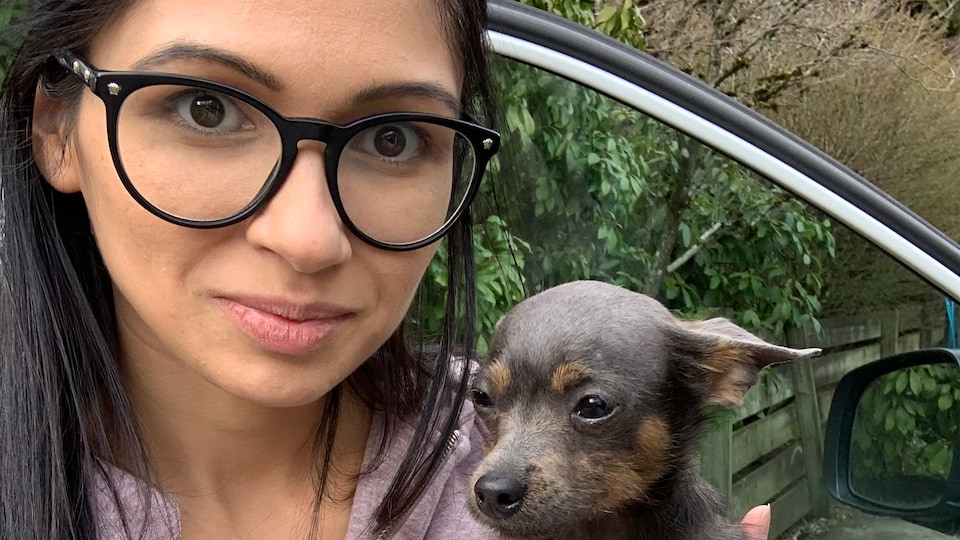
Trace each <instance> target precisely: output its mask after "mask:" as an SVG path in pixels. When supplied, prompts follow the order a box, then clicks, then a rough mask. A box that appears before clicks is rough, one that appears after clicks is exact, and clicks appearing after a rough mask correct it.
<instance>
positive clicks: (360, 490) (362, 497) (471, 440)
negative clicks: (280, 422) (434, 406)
mask: <svg viewBox="0 0 960 540" xmlns="http://www.w3.org/2000/svg"><path fill="white" fill-rule="evenodd" d="M383 420H384V419H383V415H382V414H379V413H378V414H374V416H373V422H372V424H371V426H370V435H369V436H368V438H367V448H366V452H365V454H364V468H366V466H367V465H368V464H369V463H370V462H371V461H372V460H373V458H374V457H375V456H374V454H375V453H376V451H377V446H378V442H379V441H380V436H381V435H382V434H383V427H384V426H383ZM413 434H414V426H413V425H412V424H410V423H407V422H402V421H399V422H397V424H396V433H395V437H394V444H391V445H390V446H389V447H388V448H387V449H386V453H385V456H384V460H383V463H382V464H381V465H380V466H379V467H378V468H377V469H376V470H374V471H373V472H371V473H369V474H367V475H364V476H361V477H360V481H359V483H358V484H357V491H356V495H355V496H354V502H353V511H352V513H351V515H350V526H349V529H348V531H347V537H346V540H382V539H383V540H385V539H387V538H389V539H390V540H421V539H425V540H450V539H453V538H457V539H460V538H462V539H465V540H487V539H491V540H492V539H497V538H499V535H498V534H497V533H495V532H494V531H493V530H491V529H489V528H487V527H485V526H483V525H481V524H480V523H478V522H477V521H476V519H474V518H473V516H472V515H471V514H470V512H469V511H468V510H467V497H469V496H470V494H471V492H472V489H471V486H470V476H471V475H472V474H473V470H474V468H476V466H477V464H478V463H479V462H480V459H481V458H482V457H483V431H482V428H481V427H480V426H479V425H478V424H477V421H476V415H475V414H474V412H473V404H472V403H470V402H469V401H468V402H467V403H465V404H464V406H463V411H462V412H461V415H460V429H459V430H458V432H457V435H456V436H455V437H454V439H452V443H453V446H452V447H451V449H450V451H449V454H448V455H447V457H446V460H445V461H444V463H443V465H442V466H441V468H440V470H439V472H438V473H437V474H436V475H435V476H434V478H433V481H432V482H431V483H430V485H429V486H428V487H427V489H426V491H425V492H424V494H423V496H422V497H421V498H420V500H419V501H418V502H417V504H416V505H415V506H414V507H413V509H412V510H411V512H410V513H409V514H408V516H407V517H406V518H405V519H404V520H403V521H402V522H399V523H394V524H393V525H392V526H391V527H390V528H389V530H388V531H386V533H385V532H384V531H375V530H373V514H374V511H375V510H376V508H377V506H378V505H379V504H380V501H381V500H382V499H383V496H384V492H385V491H386V489H387V487H388V486H389V484H390V481H391V480H392V479H393V476H394V474H395V473H396V471H397V469H398V468H399V466H400V463H401V461H402V459H403V453H404V450H405V449H406V448H407V445H408V444H409V443H410V441H411V440H412V438H413ZM106 467H107V468H106V469H105V472H104V475H103V476H100V477H98V478H97V479H96V480H95V489H96V499H95V503H96V511H97V516H98V526H99V531H100V536H99V538H100V540H127V538H128V537H127V535H126V534H125V533H124V530H125V529H124V527H123V525H122V523H121V518H120V516H121V513H120V512H119V510H118V508H117V505H116V504H115V502H114V498H113V496H112V495H111V489H110V487H109V485H108V483H107V481H106V478H107V477H109V478H110V480H111V482H110V483H112V484H113V487H114V489H116V490H117V494H118V496H119V500H120V501H121V504H122V505H123V507H124V515H126V516H127V519H128V526H129V530H130V531H132V532H134V535H135V537H136V533H138V532H139V531H140V530H141V528H144V527H145V533H146V534H145V535H144V536H143V539H144V540H180V538H181V536H180V511H179V509H178V508H177V504H176V503H175V502H174V501H173V499H172V498H170V497H168V496H166V495H164V494H163V493H161V492H160V491H157V490H150V492H149V494H150V496H151V497H152V499H151V501H150V513H149V516H148V517H147V519H146V522H144V512H143V509H144V506H145V505H144V500H143V497H142V495H141V493H142V489H143V486H142V484H141V483H140V481H139V480H138V479H136V478H135V477H134V476H132V475H130V474H129V473H127V472H125V471H122V470H121V469H118V468H116V467H111V466H109V465H107V466H106Z"/></svg>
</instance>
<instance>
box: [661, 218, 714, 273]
mask: <svg viewBox="0 0 960 540" xmlns="http://www.w3.org/2000/svg"><path fill="white" fill-rule="evenodd" d="M722 226H723V224H722V223H714V224H713V226H712V227H710V228H709V229H707V230H706V231H705V232H704V233H703V234H701V235H700V238H698V239H697V243H696V244H694V245H692V246H690V248H689V249H688V250H686V251H684V252H683V254H682V255H680V256H679V257H677V259H676V260H675V261H673V262H672V263H670V264H668V265H667V273H668V274H669V273H671V272H673V271H675V270H676V269H677V268H680V267H681V266H683V265H684V264H686V262H687V261H689V260H690V259H692V258H693V257H694V256H695V255H696V254H697V253H700V249H701V248H702V247H703V245H704V244H705V243H706V242H707V240H709V239H710V237H711V236H713V235H714V234H715V233H716V232H717V231H719V230H720V227H722Z"/></svg>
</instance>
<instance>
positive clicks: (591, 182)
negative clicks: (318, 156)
mask: <svg viewBox="0 0 960 540" xmlns="http://www.w3.org/2000/svg"><path fill="white" fill-rule="evenodd" d="M495 68H496V69H495V73H496V76H497V78H498V82H499V86H500V91H501V92H502V93H503V94H504V95H503V101H504V102H505V104H506V108H505V126H502V127H503V133H504V143H503V149H502V151H501V154H500V156H499V159H498V160H497V162H496V163H495V164H494V165H493V169H494V170H493V171H492V178H491V180H492V181H490V182H488V183H487V184H486V185H485V186H484V188H483V189H484V191H483V193H482V195H481V199H480V201H479V202H478V204H477V205H476V208H475V214H474V219H475V221H478V222H480V223H481V224H483V225H481V226H480V227H479V228H478V232H477V242H478V244H479V248H478V257H479V265H478V270H477V271H478V276H479V283H478V286H479V287H480V300H479V304H478V310H479V311H480V316H481V318H482V319H484V320H483V321H482V324H484V325H487V328H488V329H489V328H492V324H493V323H494V322H495V319H496V317H497V316H498V315H499V313H501V312H502V311H503V310H504V309H506V308H508V307H509V305H510V304H511V303H512V302H515V301H517V300H519V299H520V298H521V297H522V296H524V295H529V294H533V293H535V292H538V291H540V290H543V289H544V288H547V287H550V286H553V285H556V284H559V283H563V282H566V281H571V280H575V279H599V280H603V281H608V282H612V283H616V284H619V285H622V286H624V287H627V288H629V289H632V290H636V291H641V292H645V293H647V294H650V295H652V296H655V297H657V298H658V299H659V300H661V301H662V302H664V303H665V304H666V305H667V306H668V307H670V308H671V309H673V310H675V311H676V312H677V313H678V314H680V315H681V316H683V317H705V316H714V315H723V316H727V317H730V318H732V319H734V320H735V321H736V322H738V323H739V324H741V325H743V326H744V327H746V328H747V329H749V330H751V331H754V332H757V333H759V334H761V335H763V336H764V337H767V338H769V339H772V340H773V341H777V342H780V343H784V344H789V345H794V346H820V347H823V348H824V349H825V353H826V354H825V355H824V356H823V357H821V358H819V359H817V361H816V362H815V363H813V369H812V382H811V384H812V385H813V386H814V390H813V391H815V392H816V394H815V395H816V397H817V399H816V400H814V401H815V405H814V406H815V408H816V414H817V415H819V420H820V426H819V427H820V429H822V427H823V426H822V423H823V422H824V421H825V420H826V416H827V413H828V411H829V405H830V400H831V397H832V391H833V387H834V386H835V384H836V382H837V381H838V380H839V378H840V377H841V376H842V375H843V374H844V373H846V372H848V371H849V370H851V369H853V368H854V367H857V366H859V365H862V364H864V363H867V362H870V361H873V360H876V359H878V358H880V357H881V356H882V355H887V354H892V353H893V352H897V351H905V350H912V349H916V348H920V347H923V346H932V345H942V344H946V342H947V339H948V334H949V327H948V322H949V320H948V318H947V316H946V308H947V305H948V304H947V303H946V302H945V300H944V298H943V296H942V295H941V294H940V293H939V292H938V291H937V290H935V289H934V288H932V287H931V286H929V285H928V284H926V283H925V282H923V281H922V280H920V279H919V278H917V277H916V276H915V275H913V274H912V273H911V272H909V271H908V270H906V269H905V268H904V267H902V266H901V265H900V264H899V263H897V262H896V261H895V260H894V259H892V258H891V257H890V256H889V255H887V254H885V253H883V252H882V251H880V250H879V249H877V248H876V247H874V246H873V245H871V244H869V243H868V242H867V241H865V240H864V239H863V238H861V237H860V236H858V235H857V234H855V233H853V232H852V231H850V230H849V229H847V228H846V227H845V226H843V225H841V224H839V223H838V222H837V221H835V220H833V219H830V218H829V217H828V216H826V215H825V214H823V213H822V212H820V211H818V210H817V209H816V208H813V207H811V206H810V205H808V204H806V203H805V202H803V201H802V200H800V199H798V198H797V197H795V196H794V195H792V194H791V193H789V192H787V191H785V190H783V189H781V188H779V187H777V186H776V185H775V184H774V183H773V182H771V181H769V180H768V179H766V178H763V177H761V176H760V175H758V174H756V173H754V172H752V171H750V170H749V169H747V168H746V167H744V166H742V165H740V164H739V163H737V162H736V161H735V160H733V159H730V158H728V157H726V156H724V155H722V154H719V153H717V152H715V151H713V150H711V149H709V148H707V147H705V146H703V145H701V144H700V143H698V142H697V141H695V140H694V139H692V138H690V137H687V136H685V135H683V134H681V133H679V132H677V131H676V130H674V129H672V128H670V127H668V126H666V125H664V124H662V123H660V122H658V121H656V120H654V119H652V118H650V117H648V116H646V115H644V114H642V113H640V112H638V111H636V110H634V109H632V108H630V107H627V106H624V105H622V104H620V103H618V102H616V101H613V100H611V99H609V98H607V97H605V96H603V95H601V94H599V93H597V92H595V91H593V90H591V89H588V88H585V87H583V86H580V85H578V84H575V83H572V82H570V81H567V80H565V79H562V78H560V77H558V76H555V75H552V74H550V73H547V72H544V71H541V70H538V69H536V68H532V67H530V66H526V65H522V64H519V63H516V62H513V61H509V60H504V59H500V60H498V61H497V63H496V66H495ZM797 384H799V382H798V381H797V380H796V377H795V374H794V372H793V371H791V369H790V368H789V367H778V368H777V369H774V370H772V371H770V372H768V373H765V374H764V375H763V376H762V377H761V381H760V384H759V385H758V388H756V389H755V390H754V391H752V392H751V393H750V394H749V395H748V399H747V402H746V403H745V404H744V406H743V407H741V408H739V409H737V410H735V411H733V412H732V413H730V414H729V415H728V416H727V417H725V418H726V419H727V420H726V424H725V426H726V427H724V428H723V429H721V430H719V431H718V433H720V435H716V434H711V435H710V436H711V437H719V439H716V440H713V441H712V442H711V444H712V445H726V447H725V451H726V452H728V457H729V459H728V460H726V461H725V463H726V465H724V466H721V467H719V468H718V467H715V466H713V465H709V464H707V463H706V462H710V459H709V457H705V460H706V461H705V473H706V474H707V475H708V476H710V477H711V481H713V482H714V483H715V484H720V487H721V488H722V490H724V491H726V494H727V495H728V497H729V499H730V500H731V501H732V505H731V515H742V514H743V513H744V512H746V510H748V509H749V508H750V507H752V506H753V505H758V504H763V503H766V502H768V501H772V503H773V507H774V512H773V514H774V516H775V520H774V531H773V534H772V535H771V538H775V536H776V535H777V534H780V533H783V532H784V531H786V530H788V529H789V527H791V526H794V525H795V523H796V522H797V521H798V520H799V519H800V518H801V517H803V516H804V515H805V514H807V513H808V512H810V511H812V510H815V507H816V505H818V504H822V503H823V502H824V501H825V500H826V494H825V492H824V493H813V491H814V490H816V489H822V481H820V483H819V484H817V482H815V481H813V480H811V479H810V478H809V477H808V476H807V474H806V467H808V466H809V464H808V463H807V462H806V460H805V459H804V458H803V448H804V440H803V433H802V432H803V427H802V426H800V425H799V423H798V420H797V419H798V418H799V417H800V416H802V415H801V413H800V406H801V404H800V403H799V401H800V400H798V399H797V392H796V388H795V386H796V385H797ZM891 392H893V394H891V395H890V396H888V397H889V399H890V400H894V401H895V402H903V401H905V400H909V399H910V398H911V394H910V393H911V392H912V389H911V388H909V386H908V387H906V388H899V389H898V388H897V387H894V388H893V389H891ZM898 392H899V393H898ZM807 405H809V400H808V402H807ZM891 414H894V415H899V416H900V417H904V415H907V416H909V415H910V414H912V412H911V410H910V409H907V408H904V410H903V411H900V412H893V413H891ZM896 428H897V426H894V431H896V432H897V433H900V435H899V436H897V435H895V434H891V435H890V438H891V440H894V441H897V442H895V444H900V442H903V441H899V440H898V437H899V439H904V438H906V437H908V436H912V435H908V434H907V433H906V432H903V433H901V432H900V431H898V430H897V429H896ZM873 451H876V452H880V453H881V454H880V455H878V456H875V457H877V459H884V456H883V455H882V452H883V451H884V450H883V447H882V446H880V447H878V448H877V449H875V450H873ZM708 454H709V452H708ZM887 458H889V460H890V461H891V462H897V460H898V459H899V460H900V462H899V463H900V464H901V465H902V461H903V456H891V455H888V456H887ZM720 461H721V462H723V461H724V460H720ZM915 465H917V464H913V465H911V466H915ZM816 474H817V475H820V474H821V473H820V470H817V471H816ZM814 480H816V479H814ZM818 486H820V487H819V488H818ZM777 516H778V517H777Z"/></svg>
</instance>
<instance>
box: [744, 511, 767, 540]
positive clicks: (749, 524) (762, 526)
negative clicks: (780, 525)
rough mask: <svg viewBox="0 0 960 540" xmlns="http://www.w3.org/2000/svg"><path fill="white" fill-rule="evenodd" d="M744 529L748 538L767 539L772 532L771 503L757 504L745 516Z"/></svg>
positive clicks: (750, 539) (754, 539) (755, 539)
mask: <svg viewBox="0 0 960 540" xmlns="http://www.w3.org/2000/svg"><path fill="white" fill-rule="evenodd" d="M741 525H743V530H744V531H745V532H746V533H747V539H748V540H767V535H768V534H769V533H770V505H769V504H765V505H763V506H757V507H756V508H754V509H753V510H750V511H749V512H747V515H746V516H743V521H742V522H741Z"/></svg>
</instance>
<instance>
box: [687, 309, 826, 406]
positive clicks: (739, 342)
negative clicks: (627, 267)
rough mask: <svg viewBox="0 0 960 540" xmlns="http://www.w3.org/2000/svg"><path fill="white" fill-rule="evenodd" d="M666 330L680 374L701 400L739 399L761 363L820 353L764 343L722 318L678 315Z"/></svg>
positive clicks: (730, 402) (737, 402) (733, 402)
mask: <svg viewBox="0 0 960 540" xmlns="http://www.w3.org/2000/svg"><path fill="white" fill-rule="evenodd" d="M668 334H669V337H670V343H669V345H668V346H669V347H670V348H671V350H672V352H673V353H674V361H675V362H677V364H678V365H677V368H678V372H679V374H680V376H681V378H682V379H683V380H684V381H685V382H686V383H687V384H688V385H689V386H690V387H692V388H693V390H694V391H695V392H697V393H698V394H699V395H700V396H701V398H702V399H703V400H704V402H705V403H709V404H714V405H723V406H725V407H736V406H738V405H740V404H742V403H743V396H744V394H746V393H747V390H749V389H750V387H752V386H753V385H754V384H756V382H757V373H758V372H759V371H760V370H761V369H762V368H764V367H766V366H769V365H771V364H778V363H781V362H788V361H790V360H794V359H796V358H803V357H806V356H817V355H819V354H820V349H791V348H789V347H781V346H779V345H773V344H770V343H767V342H766V341H763V340H762V339H760V338H758V337H757V336H755V335H753V334H751V333H750V332H747V331H746V330H744V329H743V328H740V327H739V326H737V325H736V324H734V323H732V322H730V321H729V320H727V319H723V318H716V319H708V320H705V321H677V324H676V325H675V326H673V327H672V328H671V330H670V331H669V332H668Z"/></svg>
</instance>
